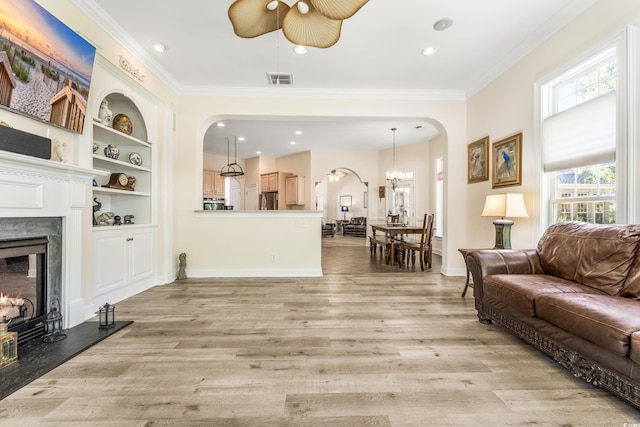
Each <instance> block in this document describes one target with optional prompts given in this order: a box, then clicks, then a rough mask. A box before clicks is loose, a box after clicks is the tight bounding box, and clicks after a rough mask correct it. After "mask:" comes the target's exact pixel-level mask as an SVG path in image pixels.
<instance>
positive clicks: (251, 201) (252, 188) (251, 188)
mask: <svg viewBox="0 0 640 427" xmlns="http://www.w3.org/2000/svg"><path fill="white" fill-rule="evenodd" d="M244 194H245V197H244V207H245V209H246V210H248V211H257V210H258V187H257V186H256V184H251V185H247V187H246V190H245V193H244Z"/></svg>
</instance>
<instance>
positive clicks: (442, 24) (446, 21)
mask: <svg viewBox="0 0 640 427" xmlns="http://www.w3.org/2000/svg"><path fill="white" fill-rule="evenodd" d="M452 25H453V20H452V19H450V18H443V19H439V20H437V21H436V22H435V24H433V29H434V30H436V31H444V30H446V29H447V28H449V27H451V26H452Z"/></svg>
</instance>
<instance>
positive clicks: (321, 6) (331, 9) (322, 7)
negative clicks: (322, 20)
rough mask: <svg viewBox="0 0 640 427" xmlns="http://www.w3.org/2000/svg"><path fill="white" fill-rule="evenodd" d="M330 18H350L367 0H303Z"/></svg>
mask: <svg viewBox="0 0 640 427" xmlns="http://www.w3.org/2000/svg"><path fill="white" fill-rule="evenodd" d="M305 1H308V2H309V3H311V4H312V5H313V7H315V8H316V9H317V10H318V12H320V13H321V14H323V15H324V16H326V17H327V18H330V19H347V18H351V17H352V16H353V15H355V13H356V12H357V11H359V10H360V8H361V7H362V6H364V5H365V4H366V3H367V2H368V1H369V0H305Z"/></svg>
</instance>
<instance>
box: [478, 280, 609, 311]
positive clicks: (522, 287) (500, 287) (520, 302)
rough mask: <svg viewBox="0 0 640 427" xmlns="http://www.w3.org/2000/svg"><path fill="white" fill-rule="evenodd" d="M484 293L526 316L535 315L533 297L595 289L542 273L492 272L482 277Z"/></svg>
mask: <svg viewBox="0 0 640 427" xmlns="http://www.w3.org/2000/svg"><path fill="white" fill-rule="evenodd" d="M482 286H483V290H484V293H485V295H488V296H491V297H493V298H496V299H499V300H501V301H504V302H505V303H506V304H507V305H509V306H510V307H511V308H513V309H515V310H518V311H519V312H520V313H522V314H525V315H527V316H531V317H534V316H536V307H535V299H536V298H537V297H539V296H541V295H545V294H555V293H579V292H587V293H594V294H600V295H604V294H603V293H602V292H601V291H598V290H597V289H593V288H590V287H588V286H583V285H580V284H579V283H575V282H571V281H569V280H565V279H561V278H559V277H555V276H548V275H544V274H494V275H490V276H485V277H484V278H483V285H482Z"/></svg>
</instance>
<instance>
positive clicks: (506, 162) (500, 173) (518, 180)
mask: <svg viewBox="0 0 640 427" xmlns="http://www.w3.org/2000/svg"><path fill="white" fill-rule="evenodd" d="M492 147H493V150H492V158H493V161H492V163H493V180H492V188H499V187H509V186H511V185H521V184H522V132H520V133H518V134H516V135H513V136H510V137H508V138H505V139H502V140H500V141H496V142H494V143H493V145H492Z"/></svg>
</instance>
